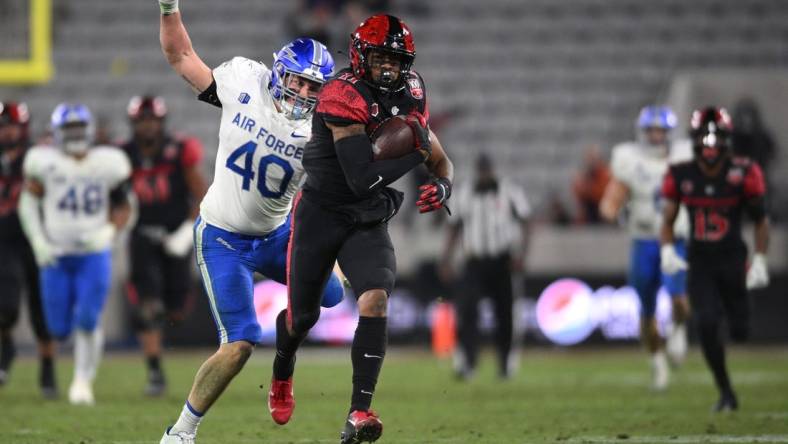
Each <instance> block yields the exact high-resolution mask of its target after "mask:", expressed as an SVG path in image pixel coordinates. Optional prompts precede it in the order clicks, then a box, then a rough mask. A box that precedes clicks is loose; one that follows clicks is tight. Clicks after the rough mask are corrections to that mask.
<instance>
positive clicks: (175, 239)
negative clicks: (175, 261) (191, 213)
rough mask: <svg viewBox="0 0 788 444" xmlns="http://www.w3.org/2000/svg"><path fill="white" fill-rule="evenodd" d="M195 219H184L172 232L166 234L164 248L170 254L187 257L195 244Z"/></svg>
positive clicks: (163, 242)
mask: <svg viewBox="0 0 788 444" xmlns="http://www.w3.org/2000/svg"><path fill="white" fill-rule="evenodd" d="M193 227H194V221H193V220H190V219H187V220H185V221H183V223H182V224H181V226H180V227H178V228H177V229H176V230H175V231H173V232H172V233H169V234H168V235H166V236H164V240H163V241H162V244H161V246H162V248H164V251H165V252H166V253H167V254H169V255H170V256H175V257H186V256H187V255H188V254H189V253H190V252H191V251H192V247H193V246H194V231H193V230H194V229H193Z"/></svg>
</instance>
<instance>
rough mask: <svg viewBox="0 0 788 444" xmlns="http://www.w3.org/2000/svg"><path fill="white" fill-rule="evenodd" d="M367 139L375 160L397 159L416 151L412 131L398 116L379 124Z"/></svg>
mask: <svg viewBox="0 0 788 444" xmlns="http://www.w3.org/2000/svg"><path fill="white" fill-rule="evenodd" d="M369 138H370V139H371V140H372V154H373V158H374V159H375V160H386V159H398V158H400V157H402V156H405V155H407V154H410V153H412V152H413V151H415V150H416V147H415V146H414V145H415V144H414V143H413V142H414V137H413V130H412V129H411V128H410V126H409V125H408V124H407V123H406V122H405V119H404V118H402V117H399V116H394V117H389V118H388V119H386V120H384V121H383V122H381V124H380V125H379V126H378V127H377V128H375V131H373V132H372V134H371V135H370V136H369Z"/></svg>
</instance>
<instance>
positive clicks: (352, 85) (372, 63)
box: [269, 15, 453, 443]
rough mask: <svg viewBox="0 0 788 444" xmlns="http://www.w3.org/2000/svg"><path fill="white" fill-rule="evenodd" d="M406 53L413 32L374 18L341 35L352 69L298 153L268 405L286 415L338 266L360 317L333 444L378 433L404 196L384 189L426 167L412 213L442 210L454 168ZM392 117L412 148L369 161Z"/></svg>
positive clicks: (332, 89)
mask: <svg viewBox="0 0 788 444" xmlns="http://www.w3.org/2000/svg"><path fill="white" fill-rule="evenodd" d="M415 55H416V51H415V46H414V44H413V36H412V34H411V32H410V30H409V29H408V27H407V26H406V25H405V24H404V23H403V22H402V21H401V20H399V19H398V18H396V17H392V16H390V15H375V16H373V17H370V18H368V19H367V20H366V21H364V22H363V23H362V24H361V25H360V26H359V27H358V28H357V29H356V30H355V31H354V32H353V34H351V42H350V67H349V68H346V69H344V70H342V71H340V72H339V73H338V74H337V75H336V77H335V78H334V79H333V80H331V81H329V82H327V83H326V84H325V85H324V86H323V89H322V90H321V92H320V95H319V96H318V106H317V110H316V112H315V115H314V117H313V122H312V138H311V140H310V142H309V143H308V144H307V145H306V147H305V150H304V168H305V169H306V172H307V175H308V176H307V180H306V183H305V185H304V188H303V191H302V192H301V194H300V195H299V196H298V197H297V198H296V203H295V208H294V209H293V222H292V229H291V240H290V252H289V253H290V254H289V259H288V291H289V304H288V308H287V310H284V311H282V312H281V313H280V315H279V317H278V318H277V340H276V348H277V351H276V357H275V359H274V372H273V373H274V375H273V381H272V389H271V393H270V394H269V409H270V410H271V413H272V416H273V417H274V420H275V421H276V422H278V423H280V424H283V423H285V422H287V420H288V419H289V418H290V415H291V414H292V411H293V408H294V407H295V403H294V399H293V392H292V387H293V386H292V375H293V371H294V365H295V353H296V350H297V349H298V346H299V345H300V344H301V342H302V341H303V339H304V338H305V337H306V335H307V333H308V332H309V329H310V328H311V327H312V326H313V325H314V324H315V323H316V322H317V320H318V317H319V315H320V294H321V292H322V289H323V286H324V285H325V283H326V280H327V279H328V277H329V276H330V273H331V269H332V267H333V266H334V262H335V261H338V262H339V266H340V267H341V268H342V270H343V271H344V272H345V275H346V276H347V278H348V280H349V281H350V284H351V286H352V287H353V290H354V292H355V294H356V295H357V297H358V307H359V316H360V317H359V322H358V327H357V329H356V333H355V337H354V339H353V345H352V349H351V360H352V364H353V392H352V397H351V402H350V411H349V415H348V418H347V421H346V423H345V428H344V431H343V432H342V437H341V442H342V443H358V442H364V441H367V442H372V441H375V440H377V439H378V437H380V434H381V433H382V429H383V425H382V423H381V421H380V419H379V418H378V416H377V415H376V414H375V413H374V412H373V411H372V410H370V404H371V402H372V394H373V393H374V391H375V385H376V383H377V379H378V374H379V373H380V369H381V365H382V363H383V357H384V355H385V352H386V308H387V299H388V295H389V294H390V292H391V290H392V288H393V287H394V278H395V274H396V263H395V257H394V246H393V245H392V243H391V239H390V237H389V234H388V226H387V221H388V220H389V219H390V218H391V217H393V216H394V214H396V212H397V210H398V209H399V206H400V204H401V203H402V198H403V196H402V193H400V192H399V191H397V190H395V189H393V188H390V187H387V185H389V184H390V183H392V182H394V181H395V180H397V179H398V178H399V177H401V176H402V175H403V174H405V173H407V172H408V171H410V170H411V169H412V168H414V167H416V166H417V165H419V164H422V163H424V164H425V165H426V166H427V168H428V170H429V171H430V173H431V174H432V179H431V180H430V182H429V183H427V184H426V185H423V186H422V187H421V189H420V190H421V194H420V195H419V197H418V201H417V206H418V207H419V211H420V212H422V213H423V212H428V211H433V210H437V209H440V208H442V207H444V205H445V202H446V200H447V199H448V198H449V196H450V194H451V184H452V179H453V166H452V163H451V161H450V160H449V158H448V157H447V156H446V153H445V152H444V150H443V148H442V147H441V144H440V142H439V141H438V139H437V137H436V136H435V134H434V133H432V132H431V131H430V129H429V127H428V124H427V122H428V120H429V108H428V105H427V96H426V91H425V88H424V81H423V80H422V78H421V76H420V75H419V74H418V73H417V72H415V71H413V70H412V69H411V66H412V64H413V60H414V58H415ZM393 116H401V117H403V118H405V120H406V122H407V123H408V124H409V125H410V126H411V128H412V129H413V132H414V151H413V152H412V153H410V154H407V155H405V156H403V157H400V158H398V159H391V160H379V161H373V155H372V143H371V142H370V138H369V134H371V133H372V131H374V129H375V128H376V127H377V126H378V125H380V123H381V122H383V121H384V120H385V119H387V118H390V117H393Z"/></svg>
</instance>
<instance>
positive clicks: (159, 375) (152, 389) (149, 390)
mask: <svg viewBox="0 0 788 444" xmlns="http://www.w3.org/2000/svg"><path fill="white" fill-rule="evenodd" d="M166 391H167V380H166V379H165V378H164V373H163V372H162V371H161V370H152V371H150V373H149V374H148V384H147V385H146V386H145V396H150V397H153V398H156V397H159V396H161V395H163V394H164V392H166Z"/></svg>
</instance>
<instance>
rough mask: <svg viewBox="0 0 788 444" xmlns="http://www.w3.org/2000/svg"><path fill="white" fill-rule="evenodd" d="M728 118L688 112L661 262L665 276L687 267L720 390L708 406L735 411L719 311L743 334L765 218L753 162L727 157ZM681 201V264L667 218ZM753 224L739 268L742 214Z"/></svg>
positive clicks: (759, 281) (765, 279)
mask: <svg viewBox="0 0 788 444" xmlns="http://www.w3.org/2000/svg"><path fill="white" fill-rule="evenodd" d="M731 130H732V125H731V120H730V117H729V116H728V113H727V112H726V111H725V109H722V108H714V107H707V108H704V109H702V110H697V111H695V112H694V113H693V115H692V121H691V130H690V136H691V137H692V144H693V150H694V153H695V159H694V161H692V162H687V163H682V164H677V165H673V166H671V167H670V170H669V171H668V173H667V174H666V176H665V180H664V184H663V194H664V196H665V197H666V198H667V203H666V205H665V209H664V212H663V224H662V233H661V242H662V251H661V265H662V269H663V271H664V272H665V273H667V274H672V273H675V272H677V271H678V270H680V269H684V268H687V267H689V272H688V276H687V279H688V281H687V289H688V292H689V295H690V300H691V304H692V311H693V313H694V316H695V318H696V320H697V324H698V327H699V329H700V343H701V347H702V349H703V356H704V357H705V358H706V363H707V364H708V365H709V368H710V369H711V372H712V374H713V375H714V381H715V383H716V384H717V388H718V389H719V391H720V399H719V401H718V402H717V403H716V404H715V405H714V410H715V411H723V410H736V409H737V408H738V400H737V399H736V394H735V393H734V391H733V387H732V386H731V382H730V378H729V377H728V370H727V368H726V365H725V349H724V347H723V342H722V340H721V339H720V321H721V319H720V313H721V312H722V311H724V313H725V315H726V316H727V319H728V326H729V327H730V336H731V338H732V339H733V340H734V341H743V340H745V339H746V338H747V336H748V334H749V314H750V309H749V302H748V299H747V289H748V288H760V287H765V286H766V285H768V284H769V274H768V269H767V266H766V249H767V247H768V243H769V220H768V218H767V216H766V205H765V194H766V184H765V182H764V179H763V173H762V172H761V168H760V167H759V166H758V164H757V163H755V162H753V161H751V160H750V159H747V158H737V157H733V156H732V147H731V143H730V139H731ZM680 203H682V204H684V205H685V206H686V207H687V209H688V210H689V213H690V221H691V233H690V244H689V253H688V256H687V262H685V261H684V260H683V259H681V258H680V257H679V256H678V255H677V254H676V251H675V249H674V248H673V222H674V221H675V220H676V216H677V214H678V210H679V204H680ZM743 212H746V213H747V214H748V215H749V216H750V217H751V218H752V219H753V221H754V222H755V254H754V255H753V257H752V260H751V262H750V266H749V270H748V269H747V268H746V262H747V247H746V245H745V243H744V241H743V240H742V236H741V219H742V213H743Z"/></svg>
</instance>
